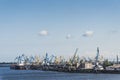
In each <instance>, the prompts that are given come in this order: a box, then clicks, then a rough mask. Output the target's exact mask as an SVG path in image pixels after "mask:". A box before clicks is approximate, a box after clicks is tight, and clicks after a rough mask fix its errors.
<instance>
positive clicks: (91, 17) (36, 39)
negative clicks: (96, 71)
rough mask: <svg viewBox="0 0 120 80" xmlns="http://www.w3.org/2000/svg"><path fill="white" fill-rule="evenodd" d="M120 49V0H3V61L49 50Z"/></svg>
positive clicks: (109, 52)
mask: <svg viewBox="0 0 120 80" xmlns="http://www.w3.org/2000/svg"><path fill="white" fill-rule="evenodd" d="M97 47H99V48H100V54H101V55H103V56H104V57H105V58H109V59H114V58H115V57H116V55H119V53H120V0H0V62H3V61H13V60H14V58H15V57H16V56H18V55H20V54H23V53H24V54H26V55H40V56H41V57H42V56H44V55H45V53H46V52H47V53H49V54H50V55H51V54H54V55H58V56H60V55H62V56H65V57H66V58H68V57H70V56H72V55H73V54H74V52H75V49H76V48H79V51H78V55H79V56H86V57H88V56H90V57H95V55H96V48H97ZM119 56H120V55H119Z"/></svg>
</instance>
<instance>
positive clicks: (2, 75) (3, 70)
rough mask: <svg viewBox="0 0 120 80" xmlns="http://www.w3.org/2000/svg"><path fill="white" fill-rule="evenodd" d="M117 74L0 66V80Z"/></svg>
mask: <svg viewBox="0 0 120 80" xmlns="http://www.w3.org/2000/svg"><path fill="white" fill-rule="evenodd" d="M119 79H120V75H119V74H82V73H63V72H52V71H40V70H10V69H9V67H0V80H119Z"/></svg>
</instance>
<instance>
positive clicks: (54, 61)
mask: <svg viewBox="0 0 120 80" xmlns="http://www.w3.org/2000/svg"><path fill="white" fill-rule="evenodd" d="M77 52H78V48H77V49H76V50H75V52H74V54H73V56H72V57H71V58H69V60H66V59H65V58H63V57H62V56H60V57H58V56H54V55H50V56H49V54H48V53H46V54H45V57H44V58H43V59H40V57H39V56H35V57H33V56H30V57H28V56H25V55H24V54H22V55H20V56H18V57H16V58H15V62H14V64H11V65H10V69H14V70H42V71H57V72H68V73H108V74H120V64H119V58H118V55H117V56H116V62H112V61H109V60H108V59H103V58H101V57H100V53H99V47H97V50H96V56H95V58H94V59H91V58H88V59H87V58H85V57H84V58H80V57H79V56H77Z"/></svg>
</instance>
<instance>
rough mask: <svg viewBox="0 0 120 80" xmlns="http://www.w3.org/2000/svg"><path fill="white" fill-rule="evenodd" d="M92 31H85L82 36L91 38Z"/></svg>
mask: <svg viewBox="0 0 120 80" xmlns="http://www.w3.org/2000/svg"><path fill="white" fill-rule="evenodd" d="M93 33H94V32H93V31H86V32H85V33H84V34H83V36H85V37H91V36H92V35H93Z"/></svg>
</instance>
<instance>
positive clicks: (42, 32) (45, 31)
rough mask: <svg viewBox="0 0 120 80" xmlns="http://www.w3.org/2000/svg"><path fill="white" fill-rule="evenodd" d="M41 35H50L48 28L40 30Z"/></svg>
mask: <svg viewBox="0 0 120 80" xmlns="http://www.w3.org/2000/svg"><path fill="white" fill-rule="evenodd" d="M39 35H40V36H47V35H48V31H47V30H42V31H40V32H39Z"/></svg>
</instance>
